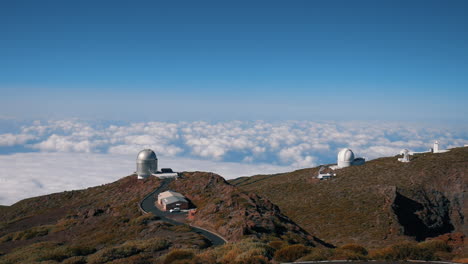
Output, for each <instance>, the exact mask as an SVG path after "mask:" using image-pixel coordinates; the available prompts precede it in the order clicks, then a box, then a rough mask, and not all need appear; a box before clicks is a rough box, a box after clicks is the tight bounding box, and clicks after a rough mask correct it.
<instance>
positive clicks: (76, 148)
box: [0, 120, 468, 205]
mask: <svg viewBox="0 0 468 264" xmlns="http://www.w3.org/2000/svg"><path fill="white" fill-rule="evenodd" d="M10 123H12V122H2V123H0V204H3V205H9V204H12V203H14V202H16V201H18V200H21V199H24V198H27V197H31V196H37V195H42V194H48V193H52V192H60V191H64V190H73V189H81V188H86V187H90V186H95V185H100V184H104V183H108V182H112V181H115V180H117V179H119V178H121V177H124V176H127V175H129V174H131V173H132V172H133V171H134V170H135V158H136V155H137V153H138V151H140V150H142V149H144V148H151V149H153V150H154V151H155V152H156V153H157V155H158V158H159V167H171V168H173V169H174V170H176V171H193V170H203V171H213V172H216V173H218V174H220V175H222V176H224V177H225V178H227V179H230V178H235V177H239V176H249V175H254V174H260V173H262V174H263V173H266V174H271V173H278V172H285V171H290V170H294V169H298V168H304V167H314V166H317V165H320V164H329V163H333V162H335V161H336V154H337V152H338V151H339V149H341V148H343V147H349V148H351V149H352V150H353V151H354V152H355V154H356V155H357V156H361V157H365V158H366V159H374V158H377V157H382V156H392V155H396V154H398V153H399V152H400V150H401V149H403V148H408V149H410V150H411V151H424V150H427V149H428V148H429V147H431V145H432V143H433V142H434V140H439V141H440V142H441V147H442V148H452V147H459V146H463V145H464V144H467V143H468V142H467V141H468V140H467V139H468V132H467V131H468V129H467V127H466V126H463V125H443V126H442V125H437V126H436V125H432V124H414V123H396V122H329V121H325V122H312V121H281V122H267V121H230V122H214V123H213V122H203V121H197V122H142V123H125V124H117V123H112V122H110V123H109V122H107V123H104V122H95V121H92V122H91V121H82V120H47V121H32V122H26V123H22V124H21V125H17V123H15V124H16V125H10V126H9V125H8V124H10ZM7 131H8V132H7Z"/></svg>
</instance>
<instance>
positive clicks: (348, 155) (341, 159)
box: [338, 148, 354, 168]
mask: <svg viewBox="0 0 468 264" xmlns="http://www.w3.org/2000/svg"><path fill="white" fill-rule="evenodd" d="M353 161H354V153H353V151H352V150H350V149H349V148H344V149H342V150H341V151H340V152H338V167H339V168H344V167H349V166H351V165H352V163H353Z"/></svg>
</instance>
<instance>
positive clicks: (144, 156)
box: [137, 149, 158, 161]
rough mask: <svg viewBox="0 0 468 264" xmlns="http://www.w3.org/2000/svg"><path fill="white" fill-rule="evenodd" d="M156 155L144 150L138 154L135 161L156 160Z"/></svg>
mask: <svg viewBox="0 0 468 264" xmlns="http://www.w3.org/2000/svg"><path fill="white" fill-rule="evenodd" d="M157 159H158V158H157V157H156V153H154V151H152V150H151V149H144V150H142V151H140V153H138V157H137V161H138V160H157Z"/></svg>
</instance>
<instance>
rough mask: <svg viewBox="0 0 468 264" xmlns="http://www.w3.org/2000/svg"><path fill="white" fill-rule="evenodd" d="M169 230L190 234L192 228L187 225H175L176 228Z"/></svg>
mask: <svg viewBox="0 0 468 264" xmlns="http://www.w3.org/2000/svg"><path fill="white" fill-rule="evenodd" d="M171 230H172V231H175V232H181V233H182V232H190V231H192V228H191V227H190V226H189V225H176V226H173V227H171Z"/></svg>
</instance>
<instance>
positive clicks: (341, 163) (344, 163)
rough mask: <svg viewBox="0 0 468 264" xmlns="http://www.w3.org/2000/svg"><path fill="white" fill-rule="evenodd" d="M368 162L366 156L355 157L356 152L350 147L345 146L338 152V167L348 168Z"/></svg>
mask: <svg viewBox="0 0 468 264" xmlns="http://www.w3.org/2000/svg"><path fill="white" fill-rule="evenodd" d="M365 162H366V160H365V159H364V158H355V157H354V153H353V151H352V150H351V149H349V148H344V149H342V150H340V152H338V158H337V165H336V167H334V168H336V169H341V168H346V167H349V166H356V165H362V164H364V163H365Z"/></svg>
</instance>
